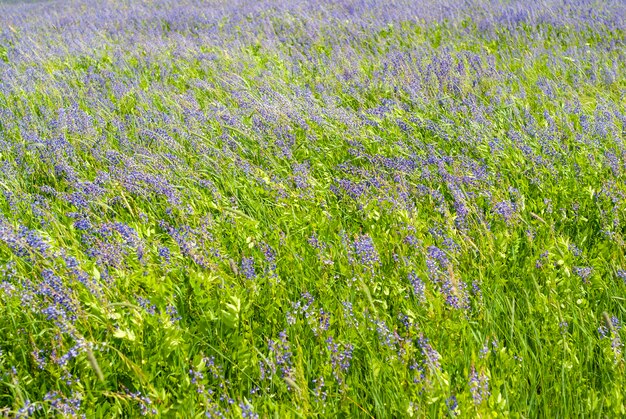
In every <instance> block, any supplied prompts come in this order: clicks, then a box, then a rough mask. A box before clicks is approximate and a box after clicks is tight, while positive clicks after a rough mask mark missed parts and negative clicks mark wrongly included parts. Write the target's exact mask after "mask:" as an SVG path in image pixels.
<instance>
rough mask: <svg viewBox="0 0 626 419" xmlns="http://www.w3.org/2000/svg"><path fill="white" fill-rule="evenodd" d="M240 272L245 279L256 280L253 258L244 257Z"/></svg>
mask: <svg viewBox="0 0 626 419" xmlns="http://www.w3.org/2000/svg"><path fill="white" fill-rule="evenodd" d="M241 272H243V275H244V276H245V277H246V278H247V279H250V280H252V279H254V278H256V272H255V271H254V258H252V257H244V258H243V259H241Z"/></svg>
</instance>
